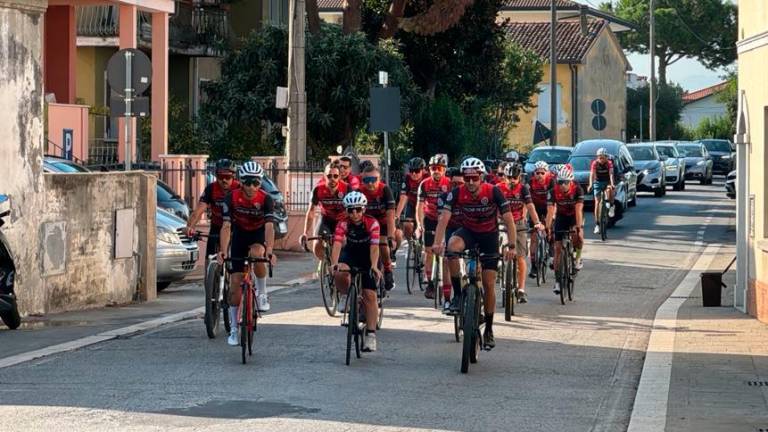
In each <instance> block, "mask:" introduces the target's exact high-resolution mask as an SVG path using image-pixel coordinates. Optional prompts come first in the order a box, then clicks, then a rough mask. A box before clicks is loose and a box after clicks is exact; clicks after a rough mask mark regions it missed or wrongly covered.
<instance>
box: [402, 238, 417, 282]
mask: <svg viewBox="0 0 768 432" xmlns="http://www.w3.org/2000/svg"><path fill="white" fill-rule="evenodd" d="M417 270H418V269H417V263H416V251H415V250H414V242H409V243H408V254H407V255H406V256H405V289H406V290H407V291H408V294H413V287H414V286H415V285H416V284H417V283H418V282H416V280H417V279H418V277H419V276H418V271H417Z"/></svg>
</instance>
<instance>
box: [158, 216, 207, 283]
mask: <svg viewBox="0 0 768 432" xmlns="http://www.w3.org/2000/svg"><path fill="white" fill-rule="evenodd" d="M156 220H157V225H156V233H157V252H156V254H157V258H156V263H157V264H156V265H157V290H158V291H162V290H164V289H166V288H168V286H169V285H170V284H171V283H172V282H175V281H178V280H181V279H184V277H186V276H187V275H188V274H189V273H191V272H192V271H194V270H195V267H196V266H197V258H198V255H199V254H200V251H199V248H198V245H197V241H195V240H193V239H191V238H189V237H188V236H187V232H186V227H187V222H186V221H184V220H183V219H181V218H180V217H178V216H176V215H174V214H173V213H171V212H169V211H166V210H163V209H160V208H158V209H157V211H156Z"/></svg>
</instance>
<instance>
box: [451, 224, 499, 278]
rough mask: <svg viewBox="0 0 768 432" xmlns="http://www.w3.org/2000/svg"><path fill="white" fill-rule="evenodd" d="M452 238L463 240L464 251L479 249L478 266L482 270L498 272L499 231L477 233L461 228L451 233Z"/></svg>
mask: <svg viewBox="0 0 768 432" xmlns="http://www.w3.org/2000/svg"><path fill="white" fill-rule="evenodd" d="M453 235H454V236H458V237H461V239H462V240H464V249H474V248H475V247H477V248H479V249H480V254H481V255H486V256H485V257H481V258H480V264H481V265H482V266H483V270H493V271H496V270H498V267H499V231H498V230H496V231H491V232H487V233H479V232H474V231H470V230H468V229H466V228H464V227H461V228H459V229H457V230H456V232H455V233H453Z"/></svg>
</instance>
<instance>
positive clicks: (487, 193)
mask: <svg viewBox="0 0 768 432" xmlns="http://www.w3.org/2000/svg"><path fill="white" fill-rule="evenodd" d="M441 201H443V200H442V199H441ZM440 207H441V209H443V210H447V211H450V212H451V219H453V218H454V217H455V216H456V215H459V217H461V226H462V227H464V228H466V229H468V230H470V231H473V232H476V233H491V232H496V231H498V230H499V222H498V217H499V216H500V215H503V214H504V213H507V212H508V211H510V210H509V202H508V201H507V200H506V199H505V198H504V195H503V194H502V193H501V191H500V190H499V188H498V187H496V186H494V185H492V184H489V183H481V184H480V186H479V190H478V191H477V196H473V195H472V193H471V192H470V191H469V189H467V186H466V185H464V186H460V187H457V188H455V189H454V190H452V191H451V192H449V193H448V194H446V195H445V201H443V202H442V204H441V206H440Z"/></svg>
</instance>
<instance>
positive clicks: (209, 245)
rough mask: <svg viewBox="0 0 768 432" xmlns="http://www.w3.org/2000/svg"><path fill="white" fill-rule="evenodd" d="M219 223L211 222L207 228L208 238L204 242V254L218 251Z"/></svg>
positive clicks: (208, 254) (214, 253)
mask: <svg viewBox="0 0 768 432" xmlns="http://www.w3.org/2000/svg"><path fill="white" fill-rule="evenodd" d="M220 234H221V225H213V224H211V228H210V229H209V230H208V240H206V242H205V256H206V257H209V256H211V255H216V254H217V253H219V243H220V242H221V237H219V235H220Z"/></svg>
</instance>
